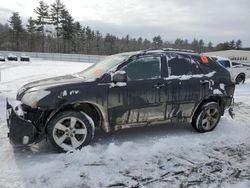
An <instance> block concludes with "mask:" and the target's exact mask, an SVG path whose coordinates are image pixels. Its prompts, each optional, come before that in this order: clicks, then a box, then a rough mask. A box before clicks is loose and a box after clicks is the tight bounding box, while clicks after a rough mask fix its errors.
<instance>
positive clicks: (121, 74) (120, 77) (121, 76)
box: [111, 71, 127, 83]
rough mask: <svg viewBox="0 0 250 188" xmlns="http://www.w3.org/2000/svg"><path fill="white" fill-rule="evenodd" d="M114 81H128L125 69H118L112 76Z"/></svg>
mask: <svg viewBox="0 0 250 188" xmlns="http://www.w3.org/2000/svg"><path fill="white" fill-rule="evenodd" d="M111 80H112V81H113V82H114V83H117V82H127V73H126V72H125V71H117V72H115V73H114V74H113V75H112V76H111Z"/></svg>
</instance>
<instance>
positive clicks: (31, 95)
mask: <svg viewBox="0 0 250 188" xmlns="http://www.w3.org/2000/svg"><path fill="white" fill-rule="evenodd" d="M49 94H50V91H46V90H37V91H30V92H27V93H25V94H24V96H23V98H22V103H23V104H26V105H28V106H30V107H31V108H36V107H37V103H38V102H39V101H40V100H41V99H42V98H44V97H46V96H47V95H49Z"/></svg>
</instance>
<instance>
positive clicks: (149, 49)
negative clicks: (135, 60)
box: [142, 48, 164, 53]
mask: <svg viewBox="0 0 250 188" xmlns="http://www.w3.org/2000/svg"><path fill="white" fill-rule="evenodd" d="M150 51H161V52H164V50H163V49H161V48H148V49H146V50H142V52H143V53H147V52H150Z"/></svg>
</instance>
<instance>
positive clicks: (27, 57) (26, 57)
mask: <svg viewBox="0 0 250 188" xmlns="http://www.w3.org/2000/svg"><path fill="white" fill-rule="evenodd" d="M20 61H30V57H29V56H27V55H25V54H22V55H21V56H20Z"/></svg>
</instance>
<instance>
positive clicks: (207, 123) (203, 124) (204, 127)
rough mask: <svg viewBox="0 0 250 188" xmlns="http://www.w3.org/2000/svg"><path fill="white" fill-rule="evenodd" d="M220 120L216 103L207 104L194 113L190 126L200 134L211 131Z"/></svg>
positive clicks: (219, 111) (219, 112)
mask: <svg viewBox="0 0 250 188" xmlns="http://www.w3.org/2000/svg"><path fill="white" fill-rule="evenodd" d="M220 118H221V109H220V106H219V104H218V103H216V102H208V103H205V104H204V105H202V106H201V107H200V108H199V109H198V110H197V111H196V113H195V115H194V118H193V121H192V126H193V128H194V129H195V130H196V131H198V132H200V133H203V132H209V131H212V130H213V129H214V128H215V127H216V126H217V124H218V123H219V121H220Z"/></svg>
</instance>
